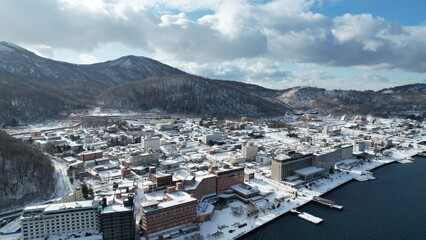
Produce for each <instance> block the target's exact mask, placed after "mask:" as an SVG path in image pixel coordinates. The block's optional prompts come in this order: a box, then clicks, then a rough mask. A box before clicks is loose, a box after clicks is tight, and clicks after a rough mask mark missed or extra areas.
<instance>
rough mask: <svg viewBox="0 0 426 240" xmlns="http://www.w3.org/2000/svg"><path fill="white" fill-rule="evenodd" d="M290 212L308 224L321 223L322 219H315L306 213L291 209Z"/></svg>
mask: <svg viewBox="0 0 426 240" xmlns="http://www.w3.org/2000/svg"><path fill="white" fill-rule="evenodd" d="M291 212H292V213H296V214H297V216H298V217H300V218H302V219H304V220H306V221H308V222H311V223H314V224H318V223H321V222H322V221H323V219H322V218H319V217H315V216H314V215H311V214H309V213H306V212H299V211H297V210H296V209H292V210H291Z"/></svg>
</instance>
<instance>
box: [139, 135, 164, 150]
mask: <svg viewBox="0 0 426 240" xmlns="http://www.w3.org/2000/svg"><path fill="white" fill-rule="evenodd" d="M141 144H142V147H143V148H144V149H145V150H147V149H159V148H160V138H159V137H145V138H142V140H141Z"/></svg>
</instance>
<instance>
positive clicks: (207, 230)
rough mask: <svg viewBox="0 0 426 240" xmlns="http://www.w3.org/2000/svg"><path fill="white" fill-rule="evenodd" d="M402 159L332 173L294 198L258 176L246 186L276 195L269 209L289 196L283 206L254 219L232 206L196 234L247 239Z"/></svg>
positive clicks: (270, 198)
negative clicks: (363, 174)
mask: <svg viewBox="0 0 426 240" xmlns="http://www.w3.org/2000/svg"><path fill="white" fill-rule="evenodd" d="M417 152H418V151H417V150H414V149H413V150H411V151H410V154H408V153H405V154H403V155H404V157H407V156H413V155H415V154H416V153H417ZM400 153H401V152H400ZM400 158H401V156H398V157H394V158H386V159H374V160H371V162H366V163H363V164H361V165H357V166H354V167H353V168H352V169H350V170H347V172H342V171H337V172H335V173H333V174H332V175H331V177H330V178H329V179H325V178H321V179H317V180H315V181H314V185H313V186H312V188H311V189H306V188H304V189H299V190H298V191H297V193H298V196H297V197H295V198H290V197H289V195H290V194H291V193H292V192H293V193H294V192H295V190H294V189H292V188H290V187H288V186H285V185H284V184H282V183H279V182H277V181H274V180H272V179H269V178H266V177H264V176H262V175H260V174H256V175H255V179H252V180H250V181H249V182H247V184H248V185H250V186H252V187H255V188H258V189H259V190H261V192H268V191H273V192H274V193H273V194H271V195H269V196H265V197H264V198H265V199H267V202H268V204H269V206H271V203H276V202H274V199H275V198H276V197H280V196H286V197H287V198H286V199H285V200H284V201H282V202H280V206H279V207H276V208H270V207H269V208H268V207H263V208H262V207H261V208H260V209H259V212H258V213H257V215H256V217H255V218H253V217H246V216H233V215H232V212H231V210H230V208H231V207H235V206H243V207H246V205H245V204H243V203H235V202H233V203H231V204H230V205H229V207H228V208H225V209H223V210H221V211H215V213H214V215H213V217H212V219H211V220H209V221H207V222H204V223H201V224H200V231H198V232H195V233H194V234H198V235H201V236H203V237H204V238H205V239H210V238H211V237H212V234H213V233H216V232H220V233H221V235H220V237H218V238H223V239H240V238H241V237H243V236H246V235H247V234H249V233H251V232H253V231H255V230H257V229H259V228H260V227H263V226H265V225H266V224H268V223H270V222H273V221H275V220H276V219H279V218H280V217H281V216H284V215H285V214H287V213H290V211H291V210H293V209H295V208H299V207H302V206H304V205H305V204H307V203H309V202H311V201H312V198H313V197H314V196H322V195H323V194H325V193H328V192H330V191H332V190H335V189H337V188H339V187H342V186H343V185H345V184H347V183H349V182H351V181H352V180H356V179H355V177H357V176H360V173H361V172H362V171H373V170H376V169H378V168H380V167H383V166H386V165H388V164H391V163H396V162H397V160H399V159H400ZM236 202H238V201H236ZM235 223H240V224H244V223H245V224H246V225H245V226H244V227H243V228H235V227H231V226H232V225H233V224H235ZM220 225H226V227H225V228H224V229H219V228H218V226H220ZM192 235H193V234H190V235H186V236H181V237H180V238H177V239H184V238H185V237H189V238H188V239H191V236H192Z"/></svg>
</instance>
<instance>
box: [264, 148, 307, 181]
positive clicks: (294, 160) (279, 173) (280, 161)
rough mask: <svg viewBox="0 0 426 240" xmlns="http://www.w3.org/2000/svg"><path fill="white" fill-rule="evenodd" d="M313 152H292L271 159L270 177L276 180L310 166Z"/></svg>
mask: <svg viewBox="0 0 426 240" xmlns="http://www.w3.org/2000/svg"><path fill="white" fill-rule="evenodd" d="M313 160H314V156H313V154H312V153H311V154H306V155H304V154H293V155H292V156H284V157H282V158H277V159H272V163H271V177H272V179H274V180H276V181H282V180H284V178H286V177H288V176H290V175H292V174H293V173H294V171H295V170H298V169H301V168H306V167H310V166H312V161H313Z"/></svg>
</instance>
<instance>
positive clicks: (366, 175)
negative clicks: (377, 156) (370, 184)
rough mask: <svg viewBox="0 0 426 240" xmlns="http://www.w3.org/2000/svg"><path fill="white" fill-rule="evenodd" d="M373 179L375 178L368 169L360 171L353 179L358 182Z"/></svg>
mask: <svg viewBox="0 0 426 240" xmlns="http://www.w3.org/2000/svg"><path fill="white" fill-rule="evenodd" d="M374 179H376V177H374V176H373V173H371V172H369V171H362V172H361V174H360V175H358V176H356V177H355V180H357V181H358V182H365V181H369V180H374Z"/></svg>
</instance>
